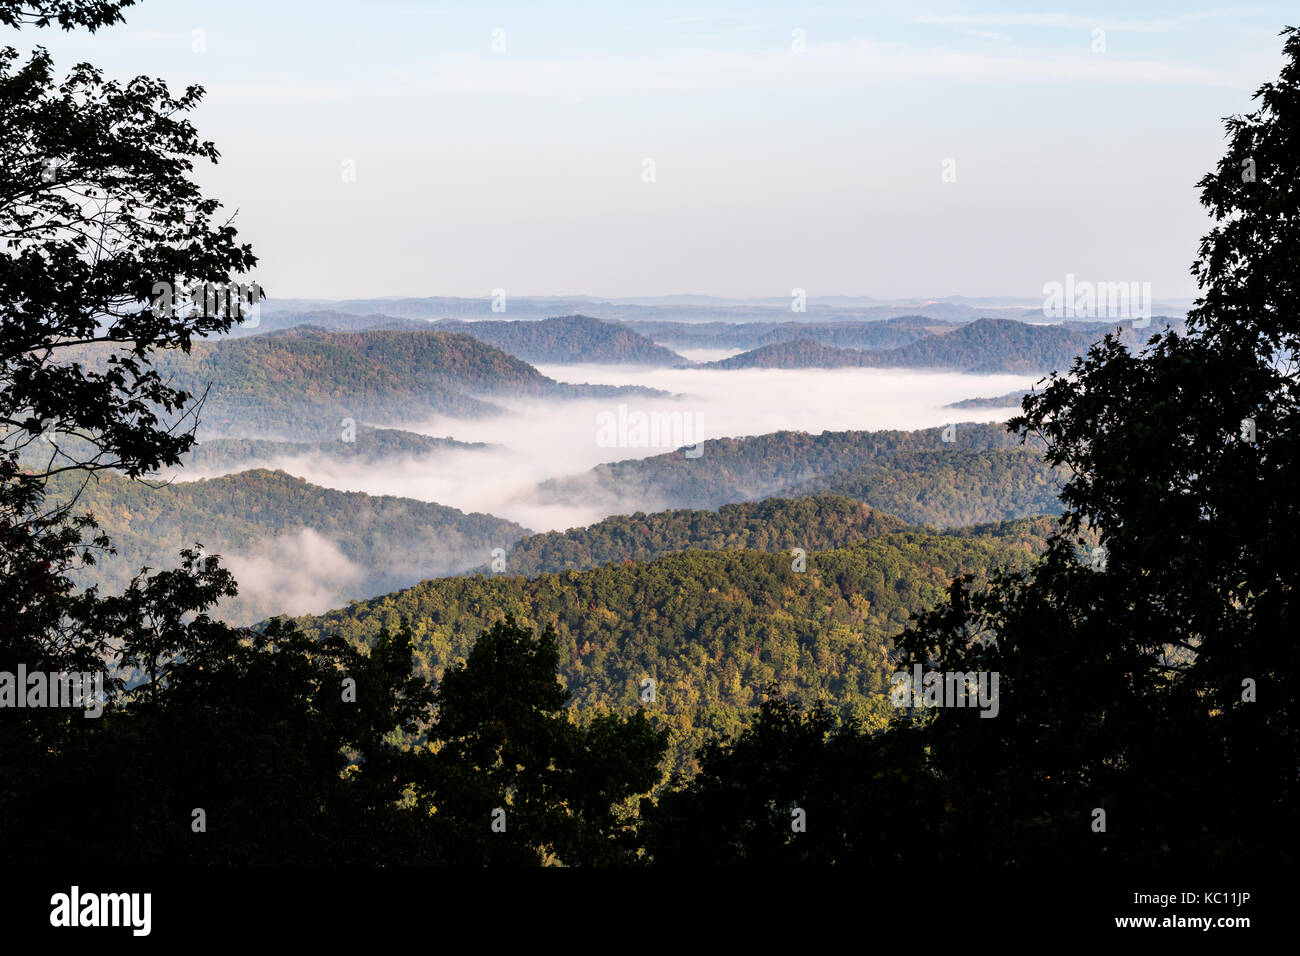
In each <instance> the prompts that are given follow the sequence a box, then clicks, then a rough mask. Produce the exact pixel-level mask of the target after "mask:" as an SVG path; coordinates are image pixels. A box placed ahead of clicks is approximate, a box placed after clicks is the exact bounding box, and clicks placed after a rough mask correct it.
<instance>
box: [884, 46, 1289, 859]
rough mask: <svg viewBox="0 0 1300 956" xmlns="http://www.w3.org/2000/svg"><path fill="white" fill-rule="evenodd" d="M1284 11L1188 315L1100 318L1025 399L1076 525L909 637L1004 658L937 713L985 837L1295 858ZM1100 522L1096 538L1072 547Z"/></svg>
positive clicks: (929, 659) (1218, 182)
mask: <svg viewBox="0 0 1300 956" xmlns="http://www.w3.org/2000/svg"><path fill="white" fill-rule="evenodd" d="M1284 35H1285V37H1286V40H1285V52H1286V55H1287V61H1286V64H1285V66H1284V67H1283V70H1282V74H1281V78H1280V80H1279V81H1278V82H1277V83H1268V84H1265V85H1264V86H1263V87H1262V88H1261V89H1260V91H1259V92H1258V93H1257V98H1258V99H1259V100H1260V104H1261V106H1260V109H1259V110H1258V111H1257V112H1254V113H1251V114H1249V115H1247V116H1240V117H1233V118H1231V119H1229V120H1228V122H1227V128H1228V132H1229V143H1228V149H1227V152H1226V154H1225V156H1224V158H1223V160H1222V161H1221V162H1220V164H1219V166H1218V169H1217V170H1216V171H1215V172H1213V173H1211V174H1209V175H1207V176H1206V177H1205V178H1204V179H1203V180H1202V181H1201V190H1202V202H1203V203H1204V205H1205V206H1206V207H1207V208H1208V209H1209V210H1210V212H1211V214H1212V215H1213V217H1214V219H1215V221H1216V223H1217V225H1215V226H1214V228H1213V229H1211V231H1210V233H1209V234H1208V235H1207V236H1206V237H1205V239H1204V240H1203V241H1202V243H1201V249H1200V254H1199V256H1198V259H1197V261H1196V262H1195V264H1194V266H1193V270H1192V271H1193V274H1194V275H1196V277H1197V279H1198V281H1199V282H1200V285H1201V288H1202V289H1203V294H1202V297H1201V298H1200V299H1199V300H1198V301H1197V305H1196V308H1195V309H1193V311H1192V312H1191V313H1190V314H1189V316H1188V322H1187V325H1188V332H1187V334H1186V335H1182V334H1177V333H1168V334H1163V335H1161V336H1159V337H1158V338H1157V339H1156V340H1154V341H1153V342H1152V343H1151V344H1150V345H1149V346H1148V347H1147V348H1146V349H1144V350H1143V351H1142V352H1140V353H1139V354H1133V353H1132V352H1131V351H1130V350H1129V349H1128V348H1126V347H1125V346H1124V344H1122V343H1120V342H1118V341H1115V340H1114V339H1112V338H1109V337H1108V338H1106V339H1105V340H1103V341H1101V342H1099V343H1097V344H1096V345H1094V346H1093V347H1092V348H1091V349H1089V351H1088V353H1087V355H1086V356H1084V357H1082V358H1080V359H1079V360H1078V361H1076V362H1075V363H1074V365H1073V366H1072V367H1071V368H1070V369H1069V371H1068V372H1065V373H1061V374H1057V375H1053V376H1052V377H1051V379H1050V380H1049V382H1048V383H1047V385H1046V387H1045V388H1043V389H1042V390H1040V391H1038V392H1036V393H1034V394H1032V395H1030V396H1028V397H1027V398H1026V399H1025V402H1024V413H1023V414H1022V415H1020V416H1018V417H1017V418H1015V419H1013V420H1012V422H1011V425H1012V427H1014V428H1016V429H1019V430H1023V431H1033V432H1036V433H1038V434H1039V435H1041V436H1042V437H1043V440H1044V441H1045V442H1046V457H1047V459H1048V461H1050V462H1052V463H1054V464H1058V465H1064V466H1067V467H1068V470H1069V479H1068V480H1067V482H1066V483H1065V486H1064V488H1063V490H1062V494H1061V498H1062V501H1063V502H1064V504H1065V508H1066V511H1065V516H1064V524H1063V527H1062V529H1061V531H1060V533H1059V534H1058V535H1056V536H1054V537H1053V538H1052V539H1051V540H1050V541H1049V546H1048V549H1047V551H1046V553H1045V554H1044V556H1043V557H1042V559H1041V560H1040V562H1039V563H1038V564H1036V565H1035V566H1034V567H1033V568H1032V573H1029V574H1010V575H1007V576H1005V577H1001V578H996V579H994V580H993V582H992V583H991V584H990V585H989V586H987V587H982V586H978V585H974V584H971V583H969V582H964V581H958V582H957V583H956V584H955V585H954V587H953V589H952V592H951V594H950V597H949V599H948V601H947V602H945V604H943V605H942V606H940V607H939V608H937V609H935V610H934V611H933V612H932V613H929V614H927V615H925V616H923V617H922V618H921V619H920V620H919V621H918V622H917V624H916V625H915V626H914V627H912V628H910V629H909V630H908V631H907V632H906V633H905V634H904V635H903V636H902V637H901V638H900V640H899V644H900V646H901V647H902V649H903V650H904V653H905V655H906V657H905V662H910V661H916V662H920V663H923V664H927V665H929V666H933V667H936V668H938V669H943V670H962V671H969V670H990V671H997V672H1000V673H1001V675H1002V688H1001V694H1000V696H1001V698H1002V703H1001V715H1000V716H999V718H998V719H997V720H989V721H981V720H979V719H978V718H976V719H974V720H972V719H971V718H972V716H974V715H973V714H972V713H970V712H967V711H959V710H943V711H941V712H939V713H938V714H937V716H936V718H935V719H934V721H933V722H932V724H931V725H930V727H929V728H928V730H927V732H926V746H927V747H928V748H929V753H930V755H931V766H932V770H933V773H934V774H936V775H937V776H940V777H943V778H946V779H949V780H951V781H952V782H953V783H952V788H953V791H954V793H956V792H957V788H958V782H960V795H959V798H958V797H954V802H955V803H956V810H955V812H954V813H953V814H952V815H951V817H950V818H949V821H950V825H951V826H952V827H953V830H954V833H960V834H962V835H964V836H965V838H966V845H968V846H969V847H970V848H971V850H970V853H969V854H968V859H970V860H971V861H972V862H977V863H985V864H989V863H992V864H1006V863H1012V864H1024V863H1040V862H1047V861H1050V860H1055V859H1059V858H1061V857H1062V856H1068V857H1069V858H1070V859H1072V860H1074V861H1076V862H1077V863H1089V862H1093V863H1095V862H1100V861H1106V860H1121V861H1125V862H1128V863H1142V864H1152V863H1158V864H1187V863H1199V864H1205V863H1238V864H1247V863H1248V864H1249V865H1252V866H1254V865H1258V864H1259V863H1260V862H1261V861H1264V860H1271V861H1274V862H1291V863H1294V859H1295V848H1294V845H1293V842H1292V841H1288V840H1285V839H1282V838H1281V835H1282V834H1284V833H1286V832H1287V831H1288V829H1289V828H1290V827H1291V826H1292V825H1293V821H1294V818H1295V813H1296V810H1297V805H1298V801H1297V791H1296V767H1297V766H1300V727H1298V726H1297V713H1298V711H1300V708H1298V706H1297V705H1298V703H1300V701H1298V699H1297V698H1298V695H1300V691H1298V690H1297V688H1296V683H1295V679H1294V675H1295V673H1296V672H1297V669H1300V659H1298V657H1297V643H1296V641H1295V640H1294V639H1293V637H1292V636H1291V635H1294V634H1295V633H1296V631H1297V620H1296V613H1295V595H1296V591H1297V585H1298V584H1300V566H1298V565H1297V561H1296V550H1295V547H1294V543H1293V538H1294V529H1295V526H1296V523H1297V519H1298V518H1300V515H1297V505H1298V504H1300V498H1297V496H1296V493H1295V489H1296V487H1297V482H1298V481H1300V473H1298V472H1297V462H1300V455H1298V454H1297V451H1298V449H1297V435H1298V434H1300V401H1298V400H1297V398H1298V397H1297V387H1296V386H1297V382H1296V372H1295V364H1294V361H1295V357H1296V356H1297V354H1300V351H1298V350H1300V321H1298V318H1297V317H1300V298H1298V296H1300V291H1298V289H1300V286H1298V285H1297V283H1296V281H1295V277H1296V258H1295V254H1294V253H1295V250H1296V249H1297V248H1300V188H1297V184H1296V179H1297V176H1298V175H1300V163H1297V162H1296V157H1297V155H1298V154H1300V32H1297V31H1296V30H1294V29H1290V28H1289V29H1288V30H1286V31H1284ZM1251 163H1253V164H1255V168H1256V169H1257V170H1258V171H1259V175H1258V177H1257V178H1256V177H1252V176H1248V175H1246V174H1245V172H1244V171H1245V170H1247V168H1248V166H1249V164H1251ZM1085 532H1088V533H1091V534H1093V535H1095V536H1096V540H1097V541H1099V544H1100V547H1101V548H1102V549H1104V550H1103V551H1102V552H1101V553H1102V555H1103V556H1104V558H1105V560H1104V561H1088V562H1081V561H1080V560H1079V556H1078V549H1079V545H1080V541H1079V538H1080V537H1081V535H1083V534H1084V533H1085ZM1084 546H1085V547H1086V544H1085V545H1084ZM981 724H996V725H997V727H996V730H994V729H993V728H991V727H984V726H981ZM1094 808H1100V809H1103V810H1105V811H1106V813H1107V825H1108V829H1107V832H1106V833H1104V834H1103V833H1096V832H1092V830H1091V827H1090V823H1091V822H1092V817H1091V814H1092V811H1093V809H1094Z"/></svg>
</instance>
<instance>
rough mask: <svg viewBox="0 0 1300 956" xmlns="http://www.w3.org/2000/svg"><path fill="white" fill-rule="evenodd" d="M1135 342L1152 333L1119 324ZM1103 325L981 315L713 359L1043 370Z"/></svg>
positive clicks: (1061, 361) (773, 364) (775, 364)
mask: <svg viewBox="0 0 1300 956" xmlns="http://www.w3.org/2000/svg"><path fill="white" fill-rule="evenodd" d="M1117 324H1118V325H1119V326H1120V327H1121V328H1127V329H1128V330H1129V339H1130V341H1132V342H1133V343H1135V344H1140V343H1141V342H1143V341H1145V339H1146V338H1147V337H1149V336H1148V335H1147V334H1144V333H1140V332H1134V331H1133V330H1132V322H1131V320H1125V321H1123V322H1120V323H1117ZM1104 328H1105V326H1104V325H1103V324H1102V323H1095V322H1094V323H1082V322H1072V323H1061V324H1054V325H1029V324H1028V323H1025V322H1016V321H1014V320H1013V319H977V320H975V321H974V322H971V323H968V324H966V325H961V326H958V327H956V328H954V329H952V330H951V331H949V330H943V332H942V334H939V335H927V336H925V337H924V338H919V339H917V340H915V341H912V342H908V343H907V344H905V345H900V346H898V347H896V348H886V349H869V350H861V349H855V348H839V347H834V346H828V345H823V344H821V343H820V342H819V341H817V340H816V339H814V338H813V337H811V336H806V335H803V334H802V330H800V335H799V337H798V338H797V339H795V340H793V341H785V342H779V343H773V344H771V345H765V346H762V347H760V348H756V349H753V350H751V351H749V352H744V353H742V354H740V355H734V356H732V357H731V358H728V359H722V360H720V361H717V362H711V363H709V367H710V368H722V369H738V368H945V369H954V370H958V371H963V372H1043V371H1050V370H1051V369H1056V368H1064V367H1065V366H1067V365H1069V363H1070V362H1071V361H1073V360H1074V359H1075V358H1076V357H1077V356H1078V355H1080V354H1081V353H1082V352H1084V351H1085V350H1086V349H1087V348H1088V346H1089V345H1090V344H1091V343H1092V342H1094V341H1096V340H1097V339H1098V338H1099V337H1100V335H1101V334H1102V331H1103V329H1104Z"/></svg>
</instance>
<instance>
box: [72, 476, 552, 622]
mask: <svg viewBox="0 0 1300 956" xmlns="http://www.w3.org/2000/svg"><path fill="white" fill-rule="evenodd" d="M74 487H75V486H74V485H73V483H72V479H71V477H70V476H67V477H63V478H61V479H60V480H58V481H56V482H55V483H54V484H53V485H52V487H51V496H52V498H53V499H55V500H58V499H59V498H60V496H62V495H65V494H68V495H70V494H71V492H72V490H73V489H74ZM78 507H79V508H82V509H84V510H85V511H86V512H87V513H89V514H92V515H93V516H94V517H95V520H96V521H97V523H98V525H99V526H100V527H101V528H103V529H104V531H105V532H106V533H107V534H108V536H109V537H110V538H111V539H112V541H113V546H114V547H115V548H116V551H117V555H116V557H114V558H113V559H112V560H102V561H99V562H97V563H96V564H95V565H94V566H93V567H90V568H87V569H85V570H83V571H81V572H79V573H78V575H77V580H78V581H79V582H80V583H81V584H82V585H90V584H97V585H99V586H100V587H101V589H102V590H117V589H119V588H121V587H124V586H125V585H126V584H127V582H128V581H129V580H130V578H131V576H132V575H133V574H135V573H136V572H137V571H139V569H140V568H142V567H146V566H147V567H153V568H157V567H163V566H165V565H166V564H167V563H168V562H169V561H170V560H171V559H172V555H174V554H175V553H176V552H177V551H179V550H181V549H182V548H184V547H187V546H189V545H191V544H192V543H193V542H194V541H201V542H203V544H204V545H205V546H206V547H207V549H208V550H209V551H210V552H212V553H214V554H222V553H224V554H227V555H234V554H239V555H241V556H243V557H249V556H254V555H267V556H269V558H268V559H271V560H277V559H275V557H274V556H275V554H276V552H275V550H274V540H275V539H277V538H284V537H290V538H294V537H296V536H297V535H299V534H300V533H301V532H302V531H303V530H304V529H310V530H312V531H314V532H316V533H317V534H318V535H319V536H320V537H321V538H323V539H324V540H325V541H327V542H329V544H330V545H331V546H332V547H334V548H337V549H338V553H339V554H341V555H342V557H343V558H344V559H346V561H347V562H350V567H349V569H348V570H349V572H350V573H348V574H345V575H343V576H342V579H341V580H340V581H339V582H338V583H335V582H333V581H331V580H330V579H329V578H328V577H327V576H323V575H324V574H325V573H326V572H328V571H331V570H334V571H337V570H338V569H337V568H335V566H334V565H335V564H337V560H335V561H334V562H331V560H330V558H329V557H328V555H324V554H322V555H311V554H308V555H306V556H305V557H306V559H307V560H312V559H313V558H318V559H319V561H320V565H319V568H318V571H319V574H317V575H311V576H308V579H307V581H306V582H305V585H304V586H306V585H308V584H309V585H310V586H311V589H312V590H314V591H317V592H320V593H328V589H330V588H334V589H335V590H334V592H333V598H334V600H335V601H336V603H338V604H343V603H345V602H346V601H347V600H350V599H352V598H359V597H370V596H372V595H375V594H383V593H385V592H387V591H392V590H395V589H397V588H400V587H407V586H409V585H411V584H414V583H415V582H417V581H420V580H423V579H425V578H429V577H434V576H437V575H441V574H454V573H457V572H460V571H464V570H467V569H469V568H473V567H476V566H477V565H479V564H481V563H482V562H483V560H484V559H485V558H486V557H487V556H488V555H489V554H490V553H491V550H492V548H494V547H508V546H509V545H510V543H511V542H514V541H517V540H518V539H519V538H520V537H521V536H522V535H524V534H526V533H527V531H526V529H524V528H521V527H520V526H519V525H517V524H515V523H514V522H512V521H504V520H502V519H500V518H495V517H493V516H492V515H487V514H481V513H477V512H475V513H472V514H466V513H464V512H462V511H457V510H456V509H455V508H448V507H446V506H444V505H438V504H432V503H430V502H424V501H416V500H414V499H411V498H396V497H392V496H389V495H384V496H372V495H367V494H364V493H362V492H358V491H335V490H334V489H331V488H321V487H319V486H317V485H313V484H310V483H308V482H306V481H303V480H302V479H301V478H294V477H291V476H290V475H287V474H285V473H284V472H282V471H265V470H262V469H255V470H252V471H245V472H240V473H239V474H235V475H228V476H225V477H222V478H209V479H204V480H202V481H191V482H174V483H172V484H167V485H163V486H161V487H157V488H154V487H150V486H149V485H146V484H143V483H140V482H133V481H130V480H128V479H125V478H122V477H120V476H118V475H115V474H112V473H108V472H104V473H101V474H100V475H99V476H98V478H97V479H96V480H95V481H93V482H91V483H90V484H89V485H87V487H86V489H85V490H84V491H83V492H82V494H81V498H80V501H79V505H78ZM303 548H304V549H305V550H307V551H313V550H315V545H312V544H311V543H310V542H308V543H305V544H304V545H303ZM268 549H269V550H268ZM278 560H283V558H280V559H278ZM288 570H293V569H288ZM257 583H258V582H255V581H252V582H246V586H245V588H244V592H245V593H244V594H243V595H241V596H239V597H232V598H230V599H228V600H225V601H223V603H222V605H221V616H222V617H223V618H224V619H226V620H229V621H233V622H242V623H251V622H253V621H258V620H261V619H263V618H266V617H268V616H270V615H272V614H276V613H280V612H282V611H283V610H284V604H283V602H284V600H285V599H286V597H287V596H286V595H284V594H281V593H275V592H268V591H267V590H266V589H264V588H257V587H254V585H256V584H257ZM343 588H346V590H341V589H343ZM318 606H319V605H318Z"/></svg>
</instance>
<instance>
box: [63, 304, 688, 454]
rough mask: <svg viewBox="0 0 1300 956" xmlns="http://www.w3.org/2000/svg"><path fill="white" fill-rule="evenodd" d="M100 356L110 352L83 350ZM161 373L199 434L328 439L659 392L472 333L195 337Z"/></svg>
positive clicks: (306, 329) (293, 332)
mask: <svg viewBox="0 0 1300 956" xmlns="http://www.w3.org/2000/svg"><path fill="white" fill-rule="evenodd" d="M87 357H88V358H90V359H93V360H97V361H99V362H103V361H104V360H105V359H106V358H107V355H106V354H104V353H96V352H93V351H88V352H87ZM158 367H159V370H160V372H162V373H163V374H164V375H165V376H169V377H171V379H172V381H174V382H175V383H176V384H177V385H178V386H180V387H184V388H187V389H190V390H192V391H194V392H195V393H196V394H202V393H203V392H204V390H205V389H208V392H207V399H206V401H205V403H204V405H203V408H202V411H201V414H200V421H201V434H202V437H206V438H212V437H240V438H267V439H276V440H287V441H324V440H328V439H330V438H336V437H338V436H339V434H340V423H341V422H342V421H343V420H344V419H352V420H353V421H355V422H356V423H357V424H368V425H373V426H401V425H405V424H408V423H410V422H413V421H419V420H420V419H423V418H428V417H430V416H432V415H452V416H458V417H467V416H480V415H488V414H497V413H500V412H501V411H502V409H501V408H500V407H499V406H497V405H495V404H493V402H492V401H491V399H492V397H493V396H502V397H506V396H511V397H513V396H525V397H530V398H555V399H565V398H582V397H590V396H620V395H633V394H638V395H644V394H662V393H658V392H654V391H653V390H650V389H644V388H619V387H612V386H603V385H573V384H566V383H561V382H557V381H555V380H554V379H551V378H548V377H547V376H545V375H542V374H541V373H540V372H538V371H537V370H536V369H535V368H533V367H532V366H531V365H529V364H528V363H526V362H521V361H520V360H519V359H516V358H514V357H513V356H510V355H507V354H506V353H505V352H503V351H501V350H500V349H497V348H494V347H492V346H490V345H487V344H485V343H483V342H480V341H479V340H478V339H476V338H473V337H472V336H469V335H464V334H461V333H456V332H439V331H436V330H433V329H420V330H403V329H390V330H382V329H377V330H371V331H366V332H328V331H325V330H323V329H318V328H313V327H310V326H300V327H297V328H293V329H289V330H286V331H283V332H276V333H271V334H266V335H254V336H247V337H244V338H237V339H233V340H223V341H219V342H200V343H196V344H195V346H194V348H193V351H192V352H191V354H189V355H185V354H184V353H181V352H178V351H170V352H167V353H166V354H164V355H163V356H160V358H159V361H158Z"/></svg>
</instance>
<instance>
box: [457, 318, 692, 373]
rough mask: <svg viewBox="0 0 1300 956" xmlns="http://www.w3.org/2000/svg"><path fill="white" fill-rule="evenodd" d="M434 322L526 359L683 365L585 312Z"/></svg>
mask: <svg viewBox="0 0 1300 956" xmlns="http://www.w3.org/2000/svg"><path fill="white" fill-rule="evenodd" d="M434 327H435V328H438V329H440V330H443V331H448V332H463V333H465V334H466V335H472V336H473V337H474V338H476V339H478V340H479V341H481V342H486V343H488V344H489V345H493V346H495V347H496V348H499V349H501V351H503V352H506V353H508V354H510V355H513V356H515V357H516V358H519V359H523V360H524V361H525V362H533V363H539V362H549V363H553V364H556V363H559V364H564V363H574V362H601V363H604V364H610V365H620V364H623V365H665V366H672V367H677V366H684V365H688V364H690V363H688V362H687V361H686V360H685V359H684V358H682V357H681V356H680V355H678V354H677V353H676V352H673V351H671V350H670V349H666V348H664V347H663V346H662V345H656V344H655V343H654V342H653V341H652V340H650V339H648V338H646V337H645V336H644V335H642V334H640V333H638V332H635V331H633V330H632V329H629V328H628V327H627V326H625V325H621V324H619V323H617V322H606V321H605V320H603V319H593V318H592V317H591V316H589V315H564V316H557V317H554V318H549V319H541V320H520V321H511V322H506V321H495V320H488V319H484V320H481V321H477V322H462V321H458V320H456V319H443V320H442V321H440V322H437V323H434Z"/></svg>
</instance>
